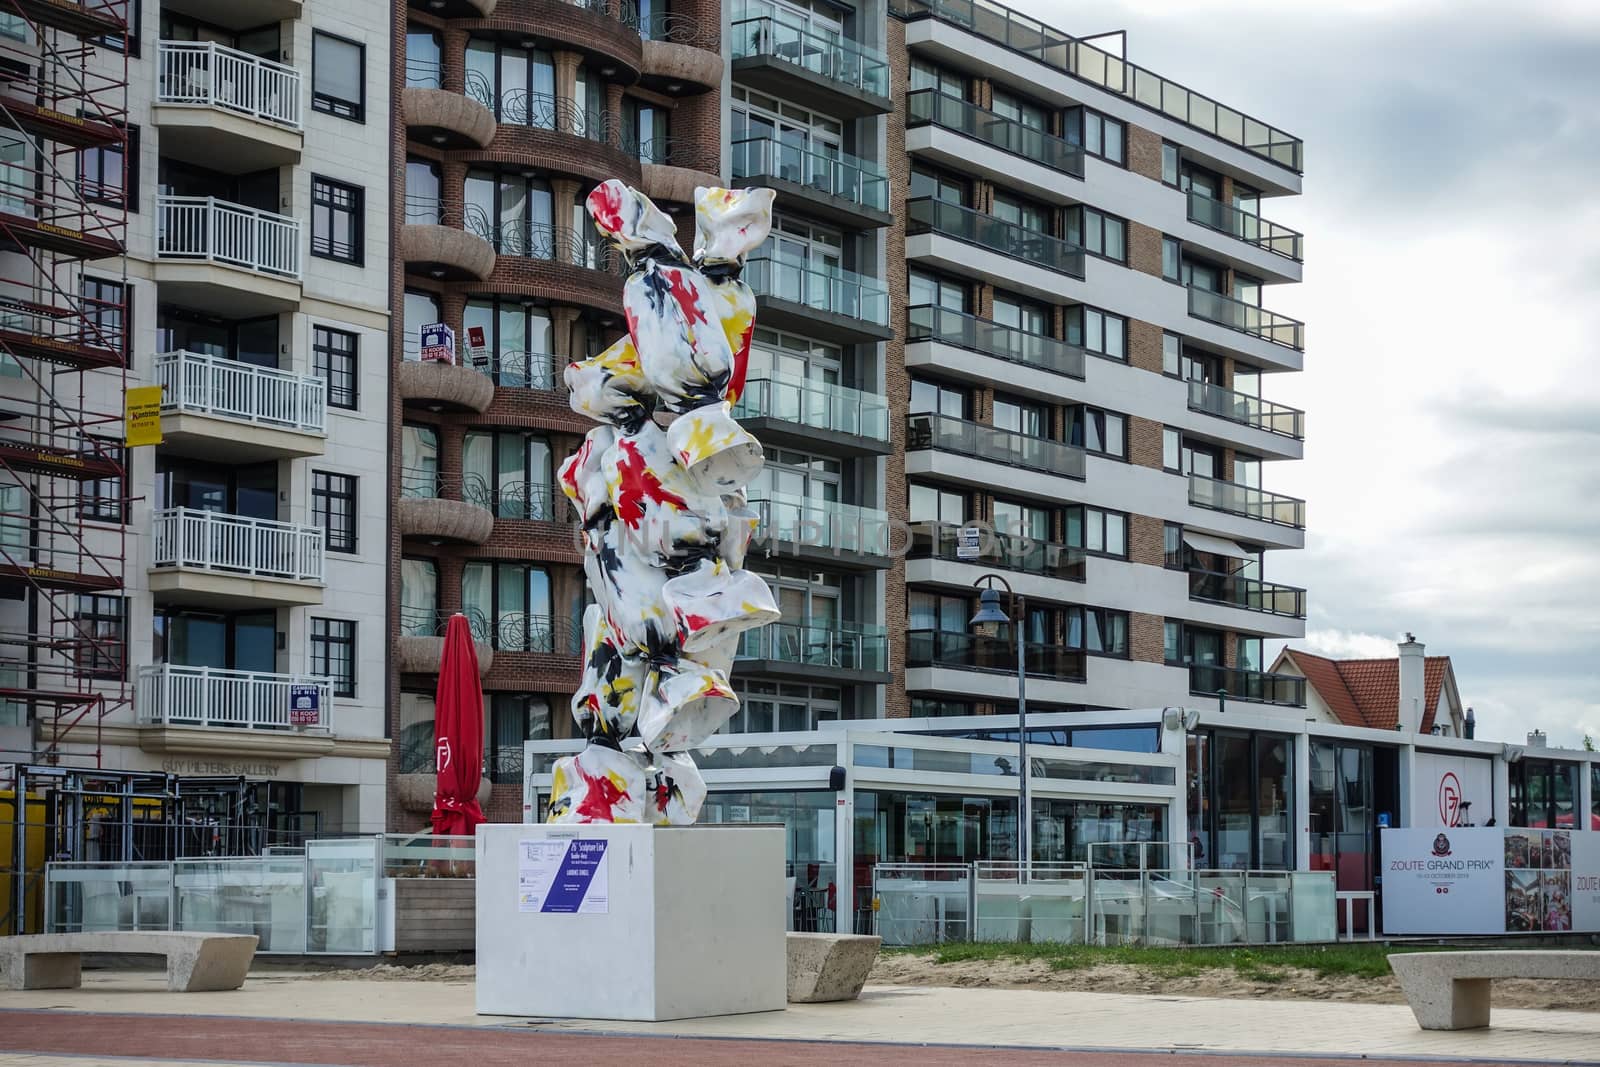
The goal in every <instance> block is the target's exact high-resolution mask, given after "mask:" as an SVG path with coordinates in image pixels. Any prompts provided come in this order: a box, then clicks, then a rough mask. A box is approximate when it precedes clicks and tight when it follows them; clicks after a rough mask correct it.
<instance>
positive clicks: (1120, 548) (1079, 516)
mask: <svg viewBox="0 0 1600 1067" xmlns="http://www.w3.org/2000/svg"><path fill="white" fill-rule="evenodd" d="M1067 544H1068V545H1071V546H1072V547H1073V548H1081V549H1083V550H1084V551H1085V552H1094V553H1097V554H1099V555H1103V556H1117V557H1126V556H1127V554H1128V516H1126V515H1124V514H1123V513H1122V512H1120V511H1106V510H1104V509H1103V508H1086V507H1084V506H1082V505H1080V504H1074V505H1072V506H1071V507H1068V508H1067Z"/></svg>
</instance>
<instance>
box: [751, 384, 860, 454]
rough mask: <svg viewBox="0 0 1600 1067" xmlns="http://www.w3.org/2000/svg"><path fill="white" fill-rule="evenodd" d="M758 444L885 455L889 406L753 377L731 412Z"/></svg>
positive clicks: (837, 390)
mask: <svg viewBox="0 0 1600 1067" xmlns="http://www.w3.org/2000/svg"><path fill="white" fill-rule="evenodd" d="M733 414H734V417H735V418H737V419H740V420H741V421H743V422H744V423H745V424H746V426H747V427H748V428H749V429H750V431H751V432H752V433H755V434H756V435H757V436H759V437H761V438H762V440H769V439H770V440H773V441H774V443H782V442H781V441H780V440H779V439H787V440H789V442H790V443H792V444H795V445H796V446H800V447H804V444H805V443H806V442H809V443H811V444H818V443H822V442H828V443H831V444H834V445H836V446H838V447H840V448H845V449H850V450H853V451H857V452H862V453H875V454H879V455H881V454H884V453H886V452H888V450H889V403H888V401H887V400H885V399H884V398H883V397H881V396H879V395H878V394H876V393H868V392H863V391H862V390H860V389H851V388H849V387H848V386H843V385H832V384H830V383H827V382H813V381H807V380H804V379H800V378H784V377H778V376H774V377H771V378H752V379H750V380H749V381H747V382H745V385H744V392H743V393H741V394H739V402H738V403H737V404H735V405H734V408H733Z"/></svg>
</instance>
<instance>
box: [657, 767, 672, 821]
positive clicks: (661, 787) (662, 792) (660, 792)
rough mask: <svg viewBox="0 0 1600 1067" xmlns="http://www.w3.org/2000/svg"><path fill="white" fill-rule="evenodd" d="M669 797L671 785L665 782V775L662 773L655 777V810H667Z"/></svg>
mask: <svg viewBox="0 0 1600 1067" xmlns="http://www.w3.org/2000/svg"><path fill="white" fill-rule="evenodd" d="M671 799H672V787H671V786H670V785H668V784H667V779H666V776H665V775H662V776H660V777H658V778H657V779H656V810H657V811H659V812H665V811H666V810H667V802H668V801H670V800H671Z"/></svg>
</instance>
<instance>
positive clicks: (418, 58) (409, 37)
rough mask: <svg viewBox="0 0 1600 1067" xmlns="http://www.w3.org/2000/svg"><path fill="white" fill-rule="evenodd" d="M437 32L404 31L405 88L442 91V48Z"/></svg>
mask: <svg viewBox="0 0 1600 1067" xmlns="http://www.w3.org/2000/svg"><path fill="white" fill-rule="evenodd" d="M440 40H441V38H440V36H439V33H438V31H437V30H407V31H406V88H408V89H411V88H416V89H442V88H443V87H444V83H443V81H442V80H441V71H442V69H443V64H442V61H441V58H440V57H441V55H442V54H443V52H442V47H441V45H440Z"/></svg>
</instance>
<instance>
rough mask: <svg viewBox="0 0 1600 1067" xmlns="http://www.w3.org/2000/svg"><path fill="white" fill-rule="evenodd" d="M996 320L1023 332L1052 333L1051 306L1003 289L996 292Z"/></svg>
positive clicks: (1043, 334) (1044, 335)
mask: <svg viewBox="0 0 1600 1067" xmlns="http://www.w3.org/2000/svg"><path fill="white" fill-rule="evenodd" d="M994 321H995V322H998V323H999V324H1000V325H1002V326H1009V327H1011V328H1012V329H1014V330H1021V331H1022V332H1023V333H1031V334H1037V335H1039V336H1041V337H1048V336H1049V335H1050V332H1051V331H1050V308H1049V307H1048V306H1047V305H1045V304H1040V303H1037V302H1035V301H1032V300H1029V299H1027V298H1026V297H1021V296H1015V295H1013V294H1011V293H1007V292H1004V291H1001V290H996V291H995V294H994Z"/></svg>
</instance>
